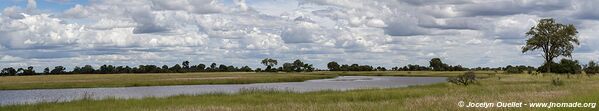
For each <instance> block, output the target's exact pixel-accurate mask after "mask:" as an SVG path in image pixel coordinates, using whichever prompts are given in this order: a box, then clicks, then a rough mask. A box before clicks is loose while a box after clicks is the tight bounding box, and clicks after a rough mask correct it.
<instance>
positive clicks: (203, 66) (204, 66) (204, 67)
mask: <svg viewBox="0 0 599 111" xmlns="http://www.w3.org/2000/svg"><path fill="white" fill-rule="evenodd" d="M196 68H197V70H198V71H204V70H205V69H206V65H204V64H198V66H197V67H196Z"/></svg>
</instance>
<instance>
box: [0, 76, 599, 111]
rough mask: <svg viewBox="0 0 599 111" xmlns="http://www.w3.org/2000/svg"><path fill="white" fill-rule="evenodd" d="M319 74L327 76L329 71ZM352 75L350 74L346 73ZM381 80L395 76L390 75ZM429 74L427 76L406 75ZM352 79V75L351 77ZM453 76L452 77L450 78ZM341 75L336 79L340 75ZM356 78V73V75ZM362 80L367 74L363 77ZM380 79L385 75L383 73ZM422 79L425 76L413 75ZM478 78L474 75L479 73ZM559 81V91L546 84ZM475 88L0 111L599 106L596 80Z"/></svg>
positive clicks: (503, 80)
mask: <svg viewBox="0 0 599 111" xmlns="http://www.w3.org/2000/svg"><path fill="white" fill-rule="evenodd" d="M323 73H327V74H325V75H330V74H328V73H330V72H323ZM352 73H353V72H352ZM389 73H390V74H386V75H401V74H394V73H392V72H389ZM415 73H430V72H412V74H415ZM354 74H355V73H354ZM456 74H457V73H456ZM340 75H342V74H340ZM356 75H359V74H356ZM365 75H370V74H366V73H365ZM383 75H385V74H384V73H383ZM419 75H427V74H419ZM479 75H480V74H479ZM554 78H561V80H563V81H564V85H562V86H553V85H551V80H552V79H554ZM478 83H479V84H478V85H470V86H458V85H453V84H450V83H440V84H433V85H426V86H411V87H406V88H392V89H362V90H352V91H320V92H309V93H293V92H287V91H272V90H267V91H260V90H251V89H250V90H244V91H242V92H241V93H238V94H208V95H181V96H174V97H166V98H144V99H104V100H90V99H85V100H78V101H72V102H64V103H40V104H33V105H12V106H3V107H0V110H3V111H4V110H6V111H21V110H49V111H51V110H54V111H81V110H85V111H101V110H125V111H127V110H130V111H137V110H255V111H262V110H277V111H278V110H285V111H288V110H292V111H293V110H300V111H304V110H369V111H379V110H380V111H385V110H389V111H396V110H424V111H428V110H463V111H470V110H563V111H566V110H597V108H596V109H590V108H551V109H547V108H507V109H506V108H491V109H484V108H461V107H458V105H457V103H458V102H459V101H466V102H500V101H501V102H511V101H517V102H599V77H596V76H594V77H587V76H583V75H580V76H571V77H570V78H567V77H566V76H560V75H552V74H549V75H545V76H542V75H536V76H533V75H527V74H512V75H504V74H498V75H496V76H489V77H486V78H485V79H481V80H480V81H479V82H478Z"/></svg>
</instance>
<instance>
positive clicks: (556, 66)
mask: <svg viewBox="0 0 599 111" xmlns="http://www.w3.org/2000/svg"><path fill="white" fill-rule="evenodd" d="M546 67H547V63H545V64H543V65H542V66H541V67H539V68H538V71H539V72H547V71H546V70H545V69H546ZM551 72H553V73H559V74H565V73H570V74H580V73H581V72H582V67H581V66H580V64H578V60H569V59H562V60H560V62H559V63H553V62H552V63H551Z"/></svg>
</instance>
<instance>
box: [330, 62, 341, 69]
mask: <svg viewBox="0 0 599 111" xmlns="http://www.w3.org/2000/svg"><path fill="white" fill-rule="evenodd" d="M327 68H329V71H339V70H341V69H340V68H341V67H340V66H339V64H338V63H337V62H335V61H331V62H329V63H328V64H327Z"/></svg>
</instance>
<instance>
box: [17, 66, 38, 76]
mask: <svg viewBox="0 0 599 111" xmlns="http://www.w3.org/2000/svg"><path fill="white" fill-rule="evenodd" d="M19 70H20V72H21V74H20V75H35V70H33V66H29V67H27V69H23V68H19ZM17 72H19V71H18V70H17Z"/></svg>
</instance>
